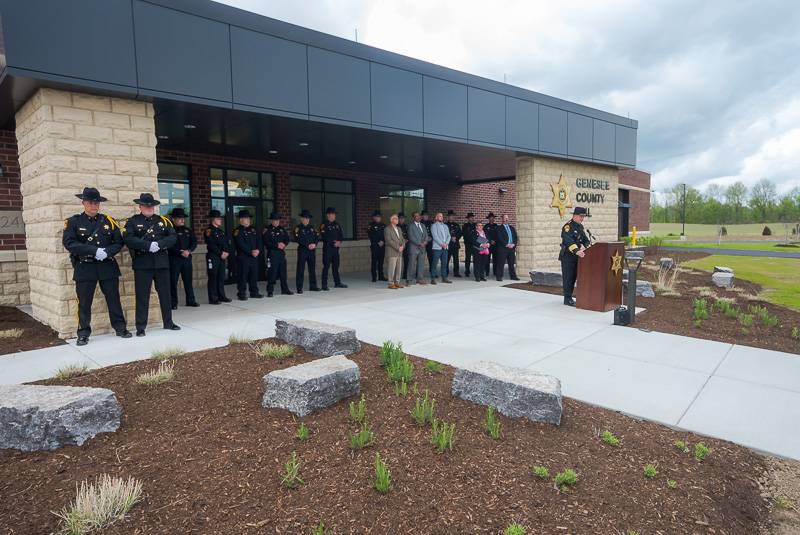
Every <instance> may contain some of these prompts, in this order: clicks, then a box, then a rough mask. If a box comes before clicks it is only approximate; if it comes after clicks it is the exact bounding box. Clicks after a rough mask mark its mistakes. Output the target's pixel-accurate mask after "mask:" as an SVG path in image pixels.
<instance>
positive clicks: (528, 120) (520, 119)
mask: <svg viewBox="0 0 800 535" xmlns="http://www.w3.org/2000/svg"><path fill="white" fill-rule="evenodd" d="M506 145H508V146H509V147H517V148H520V149H523V150H530V151H538V150H539V105H538V104H534V103H533V102H528V101H527V100H520V99H518V98H514V97H506Z"/></svg>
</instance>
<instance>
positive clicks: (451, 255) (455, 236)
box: [447, 210, 462, 279]
mask: <svg viewBox="0 0 800 535" xmlns="http://www.w3.org/2000/svg"><path fill="white" fill-rule="evenodd" d="M453 214H455V212H454V211H453V210H448V211H447V228H448V229H449V230H450V246H449V247H448V248H447V263H448V264H449V263H450V261H451V260H452V262H453V276H454V277H458V278H459V279H460V278H461V274H460V273H459V272H458V251H459V250H460V249H461V234H462V232H461V225H459V224H458V223H456V222H455V221H453V220H452V216H453Z"/></svg>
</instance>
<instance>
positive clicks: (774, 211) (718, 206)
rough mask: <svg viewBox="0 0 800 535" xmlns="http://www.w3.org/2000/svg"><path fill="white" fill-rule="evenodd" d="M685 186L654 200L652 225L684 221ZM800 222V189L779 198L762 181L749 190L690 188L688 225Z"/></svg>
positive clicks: (741, 185)
mask: <svg viewBox="0 0 800 535" xmlns="http://www.w3.org/2000/svg"><path fill="white" fill-rule="evenodd" d="M683 202H684V194H683V185H681V184H678V185H676V186H673V187H672V188H671V189H670V190H668V191H666V192H663V193H660V194H658V195H654V196H653V202H652V203H651V206H650V222H651V223H680V222H681V221H682V210H683ZM776 221H777V222H782V223H797V222H800V186H795V187H794V188H793V189H792V190H791V191H789V193H787V194H786V195H783V196H778V194H777V190H776V188H775V184H773V183H772V182H771V181H770V180H769V179H766V178H762V179H761V180H759V181H758V182H757V183H756V184H755V185H753V187H752V188H750V189H748V188H747V186H745V185H744V183H742V182H734V183H733V184H731V185H729V186H727V187H724V186H720V185H719V184H709V185H708V186H706V188H705V189H704V190H703V191H702V192H701V191H700V190H699V189H697V188H692V187H688V186H687V187H686V222H687V223H701V224H714V225H731V224H737V223H774V222H776Z"/></svg>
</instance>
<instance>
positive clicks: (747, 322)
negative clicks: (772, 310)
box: [739, 314, 753, 329]
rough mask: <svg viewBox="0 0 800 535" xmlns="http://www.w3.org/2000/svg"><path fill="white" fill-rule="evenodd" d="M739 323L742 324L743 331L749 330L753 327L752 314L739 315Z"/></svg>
mask: <svg viewBox="0 0 800 535" xmlns="http://www.w3.org/2000/svg"><path fill="white" fill-rule="evenodd" d="M739 323H741V324H742V327H743V328H744V329H750V327H752V326H753V315H752V314H739Z"/></svg>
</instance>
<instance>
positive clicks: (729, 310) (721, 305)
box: [713, 297, 739, 318]
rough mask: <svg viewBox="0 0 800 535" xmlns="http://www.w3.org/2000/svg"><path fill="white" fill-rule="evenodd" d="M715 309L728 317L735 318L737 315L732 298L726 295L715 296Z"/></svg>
mask: <svg viewBox="0 0 800 535" xmlns="http://www.w3.org/2000/svg"><path fill="white" fill-rule="evenodd" d="M713 308H714V309H715V310H717V311H719V312H722V313H723V314H725V315H726V316H728V317H730V318H735V317H738V316H739V311H738V310H737V309H736V307H735V306H734V301H733V299H730V298H727V297H717V300H716V301H715V302H714V307H713Z"/></svg>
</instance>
